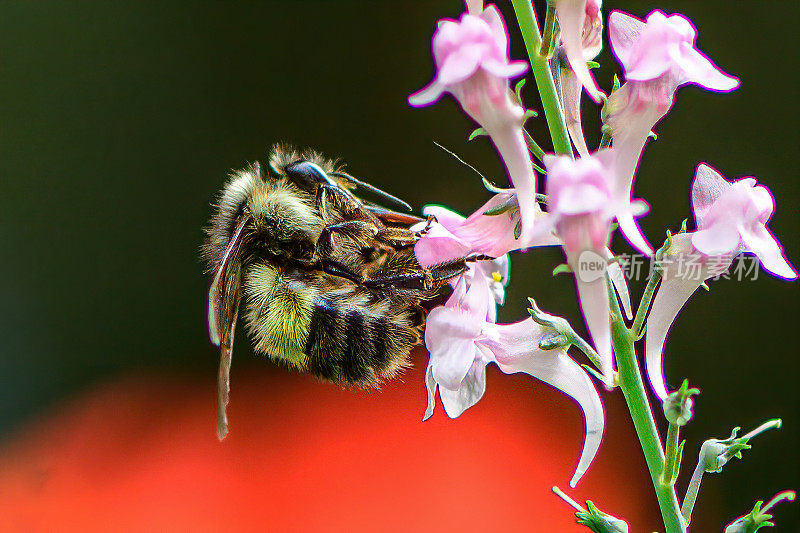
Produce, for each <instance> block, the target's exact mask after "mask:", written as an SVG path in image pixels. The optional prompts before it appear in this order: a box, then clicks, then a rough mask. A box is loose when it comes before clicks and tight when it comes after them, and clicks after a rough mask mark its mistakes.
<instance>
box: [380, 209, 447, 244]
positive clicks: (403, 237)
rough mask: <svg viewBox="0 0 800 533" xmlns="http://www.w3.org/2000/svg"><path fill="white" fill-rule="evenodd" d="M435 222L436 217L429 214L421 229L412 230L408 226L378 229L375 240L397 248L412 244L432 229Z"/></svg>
mask: <svg viewBox="0 0 800 533" xmlns="http://www.w3.org/2000/svg"><path fill="white" fill-rule="evenodd" d="M434 222H436V217H435V216H433V215H428V219H427V223H426V224H425V227H424V228H422V229H421V230H419V231H411V230H410V229H407V228H384V229H381V230H379V231H378V233H377V234H376V235H375V240H377V241H378V242H382V243H385V244H389V245H391V246H394V247H396V248H404V247H407V246H411V245H413V244H415V243H416V242H417V241H418V240H419V239H420V238H421V237H422V236H423V235H425V234H426V233H428V232H429V231H430V229H431V226H432V225H433V223H434Z"/></svg>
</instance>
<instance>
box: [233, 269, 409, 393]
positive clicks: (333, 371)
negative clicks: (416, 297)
mask: <svg viewBox="0 0 800 533" xmlns="http://www.w3.org/2000/svg"><path fill="white" fill-rule="evenodd" d="M245 297H246V299H247V302H246V306H247V312H246V319H247V324H248V327H249V329H250V333H251V335H252V336H253V340H254V344H255V349H256V351H258V352H260V353H263V354H265V355H268V356H270V357H272V358H273V359H278V360H281V361H283V362H285V363H287V364H288V365H290V366H293V367H295V368H297V369H298V370H303V371H307V372H310V373H312V374H314V375H316V376H318V377H320V378H323V379H325V380H328V381H332V382H334V383H338V384H353V385H358V386H369V385H375V384H377V383H378V382H380V381H382V380H383V379H386V378H390V377H392V376H394V375H395V374H396V373H397V371H398V370H400V369H401V368H403V367H404V366H405V365H406V364H407V359H408V354H409V352H410V351H411V348H412V347H413V346H414V345H415V344H417V343H419V341H420V339H419V337H420V333H419V329H420V325H421V324H420V322H421V320H420V318H419V314H418V311H417V304H416V302H413V301H408V300H398V299H390V298H389V297H387V296H382V295H379V294H376V293H372V292H370V291H367V290H365V289H363V288H361V287H358V286H357V285H355V284H353V283H351V282H349V281H345V280H341V279H339V278H334V277H332V276H328V275H327V274H322V273H301V272H297V271H295V272H288V273H287V272H285V271H283V270H281V269H280V268H278V267H275V266H272V265H270V264H267V263H260V264H256V265H253V266H251V267H250V268H249V269H248V272H247V273H246V279H245Z"/></svg>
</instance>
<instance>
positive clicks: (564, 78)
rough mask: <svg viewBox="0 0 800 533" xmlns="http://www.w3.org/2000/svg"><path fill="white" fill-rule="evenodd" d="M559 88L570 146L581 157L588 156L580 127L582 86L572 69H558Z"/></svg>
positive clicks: (587, 149) (581, 127)
mask: <svg viewBox="0 0 800 533" xmlns="http://www.w3.org/2000/svg"><path fill="white" fill-rule="evenodd" d="M558 73H559V78H560V82H561V83H560V87H561V100H562V102H563V103H564V119H565V121H566V123H567V132H569V137H570V139H572V144H574V145H575V149H576V150H578V154H579V155H580V156H581V157H586V156H588V155H589V148H588V147H587V146H586V138H585V137H584V135H583V126H582V125H581V95H582V94H583V85H582V84H581V80H579V79H578V77H577V76H576V75H575V73H574V72H573V71H572V69H569V68H564V67H561V68H559V69H558Z"/></svg>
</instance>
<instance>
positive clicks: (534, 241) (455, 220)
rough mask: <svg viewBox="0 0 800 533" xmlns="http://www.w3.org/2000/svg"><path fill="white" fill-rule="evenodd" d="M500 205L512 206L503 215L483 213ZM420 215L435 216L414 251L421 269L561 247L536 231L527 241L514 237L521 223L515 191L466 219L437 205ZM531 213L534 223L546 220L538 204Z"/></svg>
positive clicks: (496, 198) (502, 194) (488, 203)
mask: <svg viewBox="0 0 800 533" xmlns="http://www.w3.org/2000/svg"><path fill="white" fill-rule="evenodd" d="M503 205H510V206H511V207H510V208H509V209H508V210H505V211H504V212H502V213H498V214H491V215H487V214H486V213H487V211H490V210H493V209H496V208H498V207H500V206H503ZM422 212H423V213H424V214H425V215H429V216H430V215H432V216H434V217H436V222H435V223H434V224H433V226H432V227H431V229H430V231H428V232H427V233H426V234H425V235H424V236H423V237H422V238H421V239H420V240H419V241H418V242H417V244H416V247H415V248H414V253H415V254H416V256H417V260H419V262H420V264H422V265H423V266H429V265H432V264H435V263H440V262H442V261H446V260H448V259H453V258H455V257H464V256H467V255H471V254H483V255H488V256H490V257H500V256H502V255H505V254H507V253H508V252H510V251H512V250H519V249H526V248H531V247H534V246H552V245H558V244H560V242H559V241H558V239H556V237H555V236H554V235H552V234H548V233H547V232H537V234H536V236H535V238H529V239H526V240H522V239H517V238H515V237H514V234H515V232H517V230H518V229H519V224H520V214H519V209H518V208H517V206H516V199H515V191H514V189H509V190H508V191H506V192H502V193H498V194H495V195H494V196H492V197H491V198H490V199H489V200H488V201H487V202H486V203H485V204H483V205H482V206H481V207H479V208H478V209H477V210H476V211H475V212H474V213H473V214H471V215H470V216H469V217H468V218H464V217H462V216H461V215H459V214H458V213H455V212H453V211H451V210H449V209H447V208H446V207H442V206H438V205H429V206H425V208H424V209H423V210H422ZM534 213H535V220H541V221H544V220H545V219H547V217H548V214H547V213H544V212H543V211H542V210H541V209H539V207H538V205H537V206H536V208H535V211H534ZM424 225H425V224H424V223H422V224H420V225H418V226H417V227H415V228H414V229H420V228H422V227H423V226H424ZM531 237H534V236H533V235H531Z"/></svg>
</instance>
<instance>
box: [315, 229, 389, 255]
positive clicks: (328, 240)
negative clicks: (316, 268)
mask: <svg viewBox="0 0 800 533" xmlns="http://www.w3.org/2000/svg"><path fill="white" fill-rule="evenodd" d="M334 233H340V234H342V235H345V236H347V237H351V238H354V239H361V240H363V241H364V242H369V241H371V240H372V239H373V238H375V237H376V235H378V233H379V230H378V228H376V227H375V226H374V225H372V224H370V223H369V222H363V221H361V220H349V221H347V222H342V223H340V224H332V225H330V226H326V227H325V228H323V230H322V233H320V234H319V238H318V239H317V253H318V255H320V256H321V257H328V256H330V254H331V253H332V252H333V234H334Z"/></svg>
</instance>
